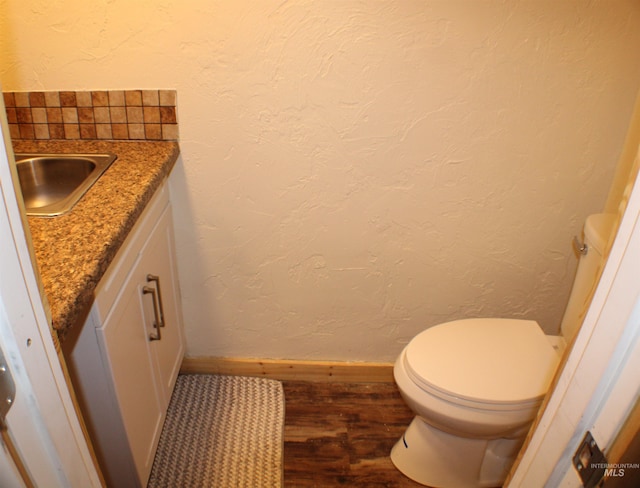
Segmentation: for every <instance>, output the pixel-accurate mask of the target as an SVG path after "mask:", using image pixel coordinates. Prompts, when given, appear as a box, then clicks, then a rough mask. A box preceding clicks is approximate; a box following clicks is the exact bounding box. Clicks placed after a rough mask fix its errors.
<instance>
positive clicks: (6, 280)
mask: <svg viewBox="0 0 640 488" xmlns="http://www.w3.org/2000/svg"><path fill="white" fill-rule="evenodd" d="M0 123H1V124H0V132H1V134H2V137H1V138H0V249H1V252H0V347H1V348H2V350H3V352H4V356H5V358H6V360H7V363H8V369H9V371H10V372H11V376H12V378H13V380H14V382H15V386H16V395H15V400H14V401H13V403H12V406H11V407H10V410H9V411H8V413H7V415H6V418H5V423H6V426H7V427H8V428H7V430H6V434H5V435H7V436H9V437H10V439H11V443H12V444H14V446H15V449H16V454H17V456H18V457H19V458H20V460H21V461H19V462H21V463H22V464H23V465H24V467H25V475H24V477H25V478H26V483H27V485H28V484H29V483H32V484H33V485H35V486H38V487H40V486H42V487H82V488H85V487H99V486H101V481H100V477H99V475H98V473H97V472H96V469H95V467H94V464H93V462H92V458H91V455H90V453H89V449H88V447H87V444H86V442H85V439H84V437H83V435H82V430H81V428H80V424H79V422H78V419H77V417H76V414H75V410H74V408H73V403H72V401H71V397H70V394H69V391H68V389H67V385H66V382H65V378H64V375H63V372H62V368H61V365H60V362H59V360H58V355H57V352H56V350H55V346H54V343H53V339H52V337H51V333H50V331H49V321H48V319H47V316H46V313H45V309H44V306H43V303H42V299H41V296H40V291H39V282H38V279H37V277H36V274H35V272H34V266H33V262H32V258H31V256H32V253H30V247H29V242H30V241H29V240H28V239H29V238H28V236H27V235H26V234H25V230H24V229H25V228H26V225H25V223H24V221H23V218H24V217H23V215H24V214H23V212H22V211H21V208H20V205H21V204H20V203H19V202H18V198H17V197H16V192H15V188H14V186H13V181H14V180H15V179H14V177H15V169H14V168H12V166H11V164H10V160H12V159H13V158H12V157H9V155H8V151H9V152H10V151H11V149H10V148H11V143H10V141H9V139H8V133H9V131H8V127H7V121H6V115H5V108H4V103H3V101H2V99H1V98H0ZM2 401H4V400H2ZM2 447H3V448H2V449H1V450H0V469H2V468H3V465H5V466H8V467H9V468H8V471H7V472H6V475H7V481H6V482H7V486H22V481H21V478H22V476H19V475H18V474H17V473H16V470H15V466H13V464H12V462H11V460H10V456H8V451H7V446H6V445H5V443H4V442H3V446H2ZM2 471H3V474H2V476H4V475H5V473H4V471H5V470H4V469H2ZM0 483H2V486H5V485H4V483H5V478H0Z"/></svg>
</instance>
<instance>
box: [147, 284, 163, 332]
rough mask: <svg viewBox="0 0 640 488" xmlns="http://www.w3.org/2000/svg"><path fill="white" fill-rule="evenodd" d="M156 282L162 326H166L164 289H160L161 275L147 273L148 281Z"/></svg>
mask: <svg viewBox="0 0 640 488" xmlns="http://www.w3.org/2000/svg"><path fill="white" fill-rule="evenodd" d="M152 281H153V282H155V284H156V288H157V289H158V303H159V304H160V322H159V324H160V327H164V326H165V322H164V307H163V306H162V291H160V277H159V276H156V275H152V274H148V275H147V283H151V282H152Z"/></svg>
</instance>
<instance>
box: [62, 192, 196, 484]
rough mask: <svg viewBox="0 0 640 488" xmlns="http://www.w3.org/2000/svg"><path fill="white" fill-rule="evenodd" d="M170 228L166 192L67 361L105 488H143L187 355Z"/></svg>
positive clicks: (132, 238) (103, 290) (102, 291)
mask: <svg viewBox="0 0 640 488" xmlns="http://www.w3.org/2000/svg"><path fill="white" fill-rule="evenodd" d="M173 243H174V240H173V223H172V217H171V205H170V201H169V195H168V189H167V188H166V184H165V185H163V186H162V187H161V188H160V189H159V190H158V191H157V192H156V195H155V196H154V197H153V199H152V201H151V202H150V203H149V205H148V206H147V208H146V209H145V211H144V213H143V215H142V216H141V218H140V219H139V221H138V223H137V224H136V225H135V226H134V228H133V230H132V232H131V234H130V235H129V237H128V238H127V239H126V241H125V243H124V245H123V247H122V248H121V250H120V251H119V252H118V254H117V256H116V258H115V260H114V261H113V263H112V264H111V266H110V267H109V269H108V270H107V273H106V274H105V276H104V277H103V279H102V280H101V282H100V284H99V285H98V288H97V290H96V299H95V302H94V305H93V307H92V309H91V312H90V314H89V317H88V318H87V321H86V323H85V324H84V327H83V328H82V330H81V332H80V335H79V337H78V339H77V341H76V342H75V344H73V348H72V349H71V350H66V351H65V355H66V357H67V362H68V364H69V369H70V372H71V375H72V378H73V380H74V387H75V390H76V393H77V395H78V398H79V401H80V404H81V407H82V409H83V414H84V418H85V420H86V423H87V426H88V429H89V432H90V435H91V437H92V441H93V444H94V447H95V448H96V454H97V456H98V459H99V461H100V463H101V466H102V468H103V471H104V474H105V477H106V480H107V484H108V486H117V487H127V486H134V487H139V486H146V485H147V480H148V477H149V474H150V472H151V467H152V465H153V459H154V455H155V451H156V448H157V445H158V441H159V438H160V433H161V431H162V426H163V422H164V419H165V415H166V411H167V407H168V404H169V400H170V398H171V392H172V390H173V386H174V384H175V381H176V377H177V375H178V371H179V369H180V364H181V362H182V358H183V355H184V336H183V324H182V310H181V305H180V295H179V289H178V280H177V269H176V263H175V250H174V244H173Z"/></svg>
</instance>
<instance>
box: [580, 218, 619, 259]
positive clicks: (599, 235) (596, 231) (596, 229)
mask: <svg viewBox="0 0 640 488" xmlns="http://www.w3.org/2000/svg"><path fill="white" fill-rule="evenodd" d="M615 221H616V214H611V213H599V214H592V215H589V216H588V217H587V220H586V221H585V223H584V238H585V240H586V241H588V242H590V243H591V245H592V246H594V247H595V248H596V251H597V252H598V254H600V255H602V254H604V248H605V246H606V244H607V241H608V240H609V236H610V235H611V232H612V231H613V227H614V225H615Z"/></svg>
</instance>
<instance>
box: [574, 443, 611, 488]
mask: <svg viewBox="0 0 640 488" xmlns="http://www.w3.org/2000/svg"><path fill="white" fill-rule="evenodd" d="M573 465H574V466H575V468H576V469H577V470H578V474H579V475H580V479H581V480H582V485H583V486H584V487H585V488H594V487H596V486H598V484H599V483H600V481H601V480H602V478H603V477H604V473H605V468H606V467H607V458H606V457H605V455H604V454H603V453H602V451H601V450H600V448H599V447H598V444H597V443H596V441H595V439H594V438H593V436H592V435H591V432H589V431H587V433H586V434H585V436H584V439H582V443H581V444H580V445H579V446H578V449H577V450H576V452H575V454H574V455H573Z"/></svg>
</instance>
